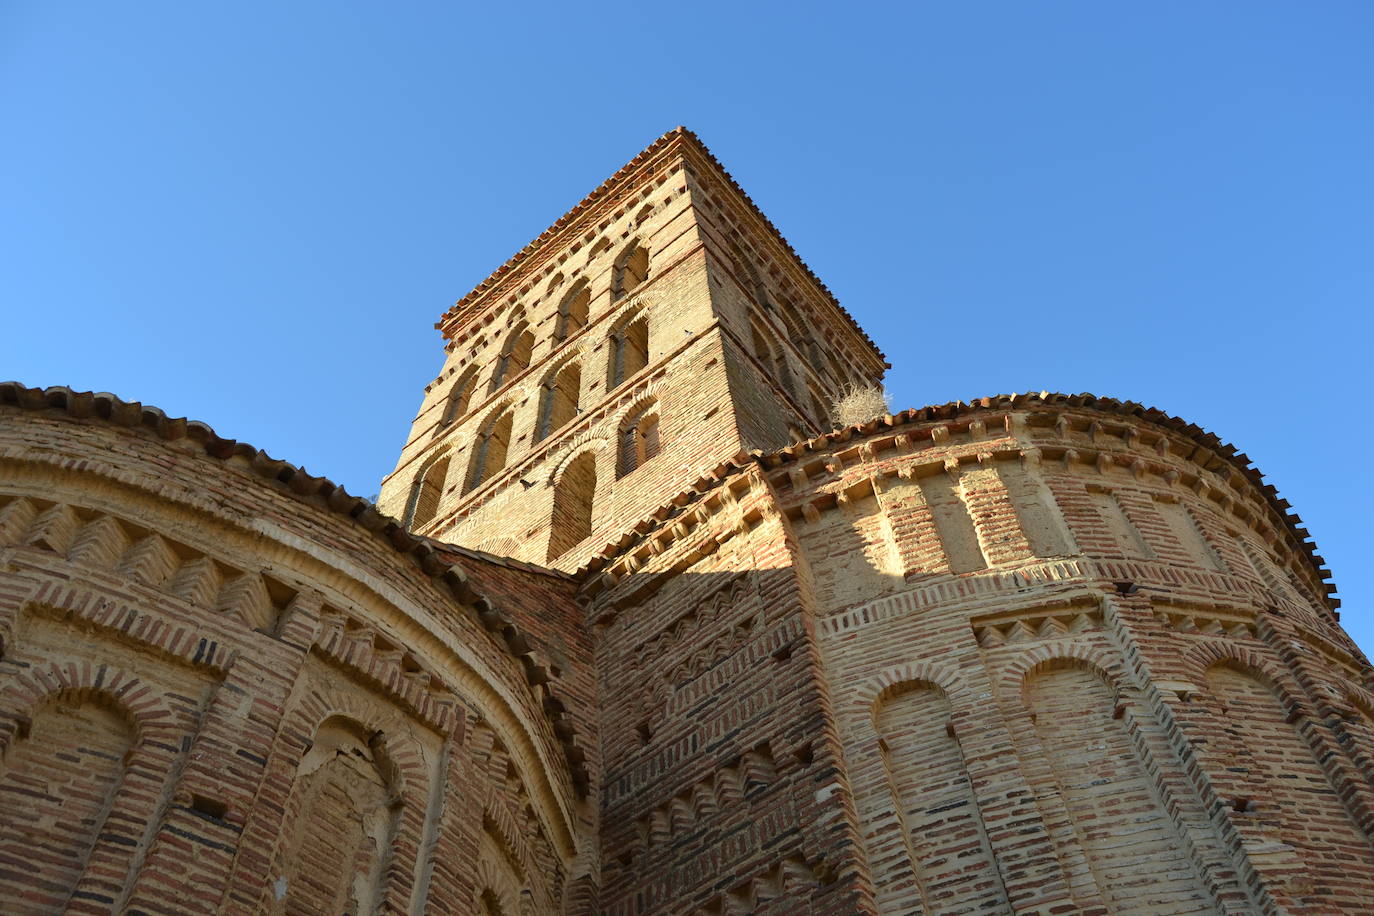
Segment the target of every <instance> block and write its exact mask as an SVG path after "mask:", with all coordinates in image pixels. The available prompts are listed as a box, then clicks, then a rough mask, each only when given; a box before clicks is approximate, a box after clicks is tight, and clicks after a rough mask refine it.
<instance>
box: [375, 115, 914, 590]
mask: <svg viewBox="0 0 1374 916" xmlns="http://www.w3.org/2000/svg"><path fill="white" fill-rule="evenodd" d="M436 327H437V328H438V329H439V330H440V331H441V333H442V334H443V337H444V340H445V347H444V350H445V359H444V365H443V369H442V371H440V373H439V375H438V377H436V378H435V379H434V380H433V381H432V382H430V384H429V385H427V386H426V388H425V394H424V399H423V401H422V403H421V406H420V411H419V413H418V415H417V416H416V418H415V421H414V423H413V424H412V426H411V430H410V437H409V440H408V441H407V442H406V445H405V448H404V449H403V450H402V452H401V457H400V460H399V461H398V462H397V465H396V469H395V470H394V471H393V472H392V473H391V474H389V475H388V476H387V477H386V479H385V480H384V481H383V482H382V490H381V497H380V507H381V508H382V510H383V511H385V512H387V513H389V514H391V515H394V516H396V517H397V518H401V519H403V520H404V521H405V523H406V525H407V526H408V527H409V528H410V529H411V530H412V531H415V532H416V533H419V534H425V535H429V536H432V537H436V538H439V539H442V540H446V541H450V542H453V543H457V544H461V545H463V546H467V547H472V548H476V549H480V550H485V551H489V552H492V553H497V554H502V555H505V556H510V557H514V558H516V559H520V560H524V561H528V562H533V563H539V564H546V565H550V566H554V567H557V568H560V569H565V570H574V569H577V568H578V567H580V566H582V565H584V564H585V563H586V562H587V560H588V559H589V558H590V557H592V556H593V555H595V554H596V553H598V552H599V551H601V549H602V548H604V547H605V546H606V545H607V544H609V543H612V542H614V541H616V540H618V539H619V538H621V537H622V536H623V535H624V534H626V533H627V532H628V531H629V530H631V529H632V528H633V527H634V526H635V525H636V524H638V523H639V522H640V521H641V520H643V519H644V518H645V516H647V515H648V514H649V513H651V512H653V511H654V510H655V509H657V508H658V507H660V506H662V505H663V504H664V503H666V502H668V501H669V500H671V499H672V498H673V497H674V496H676V495H677V494H678V493H680V492H681V491H682V490H683V489H685V488H686V487H688V486H689V485H690V484H691V483H692V482H693V481H694V480H696V479H697V478H698V477H699V476H700V475H701V474H702V473H703V472H704V471H706V470H708V469H710V468H713V467H715V466H717V465H719V464H720V463H721V462H722V461H725V460H728V459H730V458H732V457H733V456H735V455H737V454H739V453H740V452H741V451H747V450H750V449H756V448H763V449H768V448H776V447H781V446H784V445H786V444H788V443H789V442H793V441H798V440H801V439H807V438H811V437H812V436H814V435H816V434H818V433H820V432H823V431H826V430H829V429H830V428H831V423H830V418H829V405H831V404H832V403H833V402H834V401H835V399H836V397H837V396H838V395H839V394H840V393H842V392H843V391H844V390H845V389H846V388H847V387H849V386H852V385H858V384H864V385H867V384H874V383H877V382H879V381H880V380H881V378H882V375H883V372H884V370H885V369H886V368H887V364H886V363H885V361H884V359H883V356H882V354H881V353H879V352H878V350H877V348H876V347H875V346H874V344H873V342H872V341H871V340H869V339H868V337H867V336H866V335H865V334H864V333H863V331H862V330H861V329H860V328H859V327H858V325H857V324H855V322H854V321H853V319H852V318H851V317H850V316H849V315H848V314H847V313H846V312H845V311H844V310H843V309H842V308H841V307H840V305H839V303H838V302H837V301H836V300H835V298H834V297H833V296H832V295H831V294H830V292H829V291H828V290H827V289H826V288H825V286H824V285H823V284H822V283H821V282H820V280H819V279H817V278H816V276H815V275H814V274H812V273H811V271H810V270H809V269H808V268H807V267H806V265H805V264H803V263H802V262H801V260H800V259H799V258H798V257H797V255H796V253H795V252H793V250H792V249H791V247H790V246H789V245H788V244H787V242H786V241H785V240H784V239H783V238H782V236H781V235H780V234H779V233H778V231H777V229H776V228H775V227H774V226H773V225H772V223H770V222H769V221H768V219H767V218H766V217H765V216H764V215H763V214H762V213H761V212H760V211H759V210H758V208H757V207H755V206H754V204H753V202H752V201H751V200H750V199H749V197H748V196H747V195H746V194H745V193H744V192H743V190H741V189H740V187H739V185H737V184H736V183H735V181H734V180H733V179H732V178H731V177H730V175H729V174H728V173H727V172H726V171H725V170H724V169H723V168H722V167H721V165H720V163H719V162H718V161H717V160H716V159H715V157H714V156H712V155H711V153H710V151H709V150H707V148H706V147H705V146H704V145H703V144H702V143H701V141H700V140H699V139H697V137H696V135H694V134H693V133H692V132H691V131H689V130H687V129H685V128H681V127H679V128H677V129H676V130H673V131H671V132H669V133H667V134H665V135H664V136H663V137H660V138H659V139H658V140H657V141H655V142H654V143H653V144H652V145H651V146H649V147H648V148H647V149H646V150H644V151H643V152H642V153H640V154H639V155H638V156H636V157H635V158H634V159H633V160H631V161H630V163H629V164H627V165H626V166H624V167H623V168H622V169H620V170H619V171H618V172H616V173H615V174H614V175H613V176H611V178H610V179H608V180H607V181H606V182H605V183H604V184H602V185H601V186H600V187H599V188H597V189H596V190H595V191H593V192H592V193H591V194H590V195H588V196H587V197H586V198H585V199H584V200H583V201H582V202H581V203H579V204H578V205H577V206H575V207H574V208H573V209H572V210H571V211H569V212H568V213H567V214H565V215H564V216H563V217H562V218H561V219H559V220H558V221H557V222H556V223H554V224H553V226H551V227H550V228H548V229H547V230H545V231H544V232H543V233H542V234H541V235H540V236H539V237H538V238H536V239H535V240H534V241H533V242H531V243H530V244H529V245H527V246H526V247H525V248H524V249H523V250H521V251H520V252H519V253H517V254H516V255H515V256H514V257H513V258H511V259H510V260H509V261H507V262H506V263H505V264H504V265H502V266H501V267H500V268H499V269H498V270H497V271H496V272H495V273H494V274H492V275H491V276H490V277H489V278H487V279H486V280H485V281H484V282H483V283H481V284H480V285H479V286H478V287H477V288H476V289H475V290H473V291H472V292H471V293H469V294H468V295H466V296H464V297H463V298H462V299H460V300H459V301H458V302H457V303H456V304H455V305H454V306H453V307H452V308H451V309H449V310H448V311H447V312H446V313H444V315H443V316H442V318H441V319H440V321H439V322H438V324H437V325H436Z"/></svg>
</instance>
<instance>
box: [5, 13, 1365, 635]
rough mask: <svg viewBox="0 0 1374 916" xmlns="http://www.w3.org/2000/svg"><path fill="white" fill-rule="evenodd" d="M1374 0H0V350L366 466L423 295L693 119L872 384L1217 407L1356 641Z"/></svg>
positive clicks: (401, 405) (467, 272)
mask: <svg viewBox="0 0 1374 916" xmlns="http://www.w3.org/2000/svg"><path fill="white" fill-rule="evenodd" d="M1371 48H1374V4H1370V3H1368V2H1355V3H1336V2H1318V3H1311V2H1305V3H1277V2H1258V3H1256V2H1245V3H1224V2H1209V3H1172V2H1153V3H1138V4H1122V3H1102V2H1084V3H1065V2H1037V3H1024V2H1006V3H987V2H982V3H945V4H938V5H937V4H927V3H902V4H891V5H881V4H862V3H850V4H838V3H825V4H807V3H797V2H793V3H740V2H735V3H728V4H714V3H707V2H698V3H692V4H627V5H623V6H609V5H607V6H598V5H596V4H592V3H559V4H548V5H540V4H537V3H521V4H497V3H487V4H481V5H480V8H479V6H478V5H477V4H460V3H433V4H431V3H422V2H405V3H388V4H377V3H340V2H330V3H307V2H291V3H251V2H245V0H240V2H235V3H220V4H205V3H185V2H175V3H170V2H169V3H155V2H137V3H108V2H104V3H94V2H93V3H78V2H73V3H56V2H52V0H39V2H33V3H27V4H25V3H14V2H8V0H0V131H3V133H2V134H0V136H3V138H4V139H3V142H0V316H3V318H4V321H3V325H0V378H15V379H18V380H20V381H23V382H25V383H27V384H31V385H53V384H66V385H71V386H73V387H74V388H78V389H95V390H105V391H113V392H115V393H116V394H119V395H120V396H122V397H125V398H129V399H138V400H142V401H144V402H145V403H149V404H155V405H157V406H159V407H162V408H164V409H166V410H167V411H168V412H170V413H172V414H174V415H187V416H190V417H193V418H196V419H201V420H205V421H207V422H209V423H210V424H212V425H213V426H214V427H215V428H216V429H217V430H219V431H220V432H221V434H223V435H227V436H231V437H235V438H240V439H243V440H246V441H248V442H251V443H253V444H254V445H257V446H259V447H262V448H265V449H266V450H268V451H269V452H271V453H272V454H273V455H275V456H277V457H280V458H285V459H288V460H290V461H293V462H296V463H298V464H303V465H305V466H306V467H307V468H309V470H310V471H311V472H313V473H318V474H325V475H327V476H329V477H332V478H333V479H335V480H337V481H340V482H342V483H344V484H345V485H346V486H347V487H348V488H349V490H351V491H352V492H355V493H357V494H359V495H363V496H368V495H371V494H374V493H376V491H377V489H378V481H379V480H380V478H381V477H382V475H383V474H385V473H387V472H388V471H390V470H391V467H392V464H393V462H394V461H395V458H396V455H397V454H398V452H399V449H400V446H401V444H402V442H403V441H404V439H405V436H406V430H407V428H408V426H409V423H410V420H411V419H412V417H413V416H414V413H415V410H416V408H417V407H418V406H419V400H420V395H421V389H422V386H423V385H424V384H425V383H426V382H428V381H429V380H430V379H432V378H433V377H434V375H435V373H436V372H437V370H438V367H439V365H440V362H441V355H442V354H441V350H440V340H439V337H438V334H437V332H436V331H434V330H433V323H434V321H435V320H436V319H437V318H438V316H439V314H440V313H441V312H442V311H443V310H444V309H445V308H446V307H447V306H448V305H449V304H451V303H452V302H453V300H455V299H457V298H458V297H459V296H461V295H463V294H464V293H466V292H467V291H468V290H469V289H470V288H472V287H473V286H474V285H476V284H477V283H478V282H479V281H481V280H482V279H483V278H485V277H486V276H487V275H488V274H489V273H490V272H491V271H492V270H493V269H494V268H495V267H497V266H498V265H499V264H500V263H501V262H503V261H504V260H505V259H506V258H507V257H508V256H510V255H511V254H513V253H514V252H515V251H516V250H518V249H519V248H521V247H522V246H523V245H524V244H525V243H526V242H528V241H529V240H530V239H531V238H533V237H534V236H535V235H537V234H538V233H539V232H541V231H542V230H543V229H544V228H545V227H546V226H548V224H549V223H551V222H552V221H553V220H554V219H556V218H557V217H558V216H559V215H561V214H562V213H563V212H564V211H565V210H567V209H568V208H569V207H570V206H571V205H573V204H574V203H576V202H577V201H578V200H580V199H581V198H582V196H583V195H584V194H586V193H587V192H588V191H589V190H591V189H592V188H593V187H594V186H595V185H597V184H599V183H600V182H601V181H602V180H603V179H604V178H606V177H607V176H608V175H610V174H611V172H613V171H614V170H615V169H617V168H618V167H619V166H620V165H622V164H623V163H624V162H625V161H627V160H628V159H629V158H631V157H632V156H633V155H634V154H635V153H636V152H638V150H639V149H640V148H642V147H644V146H646V145H647V144H648V143H649V142H651V141H652V140H653V139H654V138H655V137H657V136H658V135H659V134H661V133H663V132H664V131H666V130H668V129H670V128H672V127H673V126H674V125H677V124H686V125H687V126H689V127H691V128H693V129H694V130H695V131H697V133H699V134H700V135H701V137H702V139H703V140H705V142H706V143H707V144H708V145H709V146H711V148H712V149H713V150H714V152H715V153H716V155H717V156H718V157H719V158H720V159H721V160H722V162H724V163H725V165H726V167H727V168H729V169H730V170H731V171H732V172H733V174H734V175H735V177H736V178H737V179H738V180H739V181H740V183H741V184H742V185H743V186H744V187H745V188H746V189H747V190H748V191H749V193H750V194H751V195H752V196H753V198H754V199H755V201H756V202H757V203H758V204H759V205H760V206H761V207H762V208H763V210H764V211H765V212H767V213H768V214H769V215H770V216H771V217H772V219H773V221H774V222H775V223H776V224H777V225H778V226H779V228H780V229H781V230H782V231H783V233H784V234H785V235H786V236H787V237H788V238H789V240H790V241H791V242H792V243H793V245H794V246H795V247H796V249H797V251H798V252H799V253H800V254H801V255H802V257H803V258H805V259H806V260H807V262H808V263H809V264H810V265H811V267H812V268H813V269H814V270H815V271H816V272H817V273H818V274H819V275H820V276H821V277H822V278H823V279H824V280H825V281H826V282H827V283H828V284H829V286H830V287H831V289H832V290H833V291H834V292H835V293H836V295H838V296H839V298H840V300H841V301H842V302H843V303H844V304H845V305H846V306H847V307H848V308H849V310H850V311H851V312H852V313H853V314H854V315H855V316H856V317H857V318H858V320H859V321H860V323H862V324H863V325H864V326H865V327H866V328H867V329H868V330H869V332H870V333H871V334H872V336H873V337H874V339H875V340H877V342H878V344H879V345H880V346H881V347H882V348H883V350H884V351H885V352H886V353H887V355H888V358H889V359H890V360H891V362H892V363H893V369H892V372H891V373H890V375H889V387H890V390H891V393H892V397H893V402H894V406H895V407H906V406H920V405H923V404H930V403H941V402H944V401H948V400H955V399H965V400H968V399H972V398H975V397H980V396H983V395H989V394H997V393H1002V392H1009V391H1028V390H1039V389H1046V388H1047V389H1051V390H1060V391H1074V392H1076V391H1091V392H1093V393H1095V394H1099V395H1110V396H1114V397H1119V398H1129V399H1134V400H1139V401H1142V402H1145V403H1147V404H1151V405H1155V406H1158V407H1161V408H1163V409H1165V410H1168V411H1170V412H1172V413H1175V414H1178V415H1180V416H1183V417H1185V418H1187V419H1189V420H1191V421H1193V422H1196V423H1198V424H1199V425H1201V426H1203V427H1205V428H1207V429H1209V430H1212V431H1214V432H1216V433H1217V434H1218V435H1220V436H1221V437H1222V438H1224V439H1227V440H1228V441H1232V442H1235V443H1236V444H1237V445H1238V446H1239V447H1240V448H1241V449H1242V450H1244V451H1245V452H1247V453H1248V454H1249V455H1250V456H1251V458H1252V459H1253V460H1254V461H1255V462H1256V464H1257V465H1258V466H1259V467H1260V468H1261V469H1262V470H1263V471H1264V472H1265V473H1266V475H1267V476H1268V479H1269V480H1270V482H1272V483H1273V484H1275V485H1276V486H1277V487H1278V488H1279V490H1280V492H1281V493H1282V494H1283V495H1284V496H1285V497H1287V498H1288V499H1289V500H1291V501H1292V502H1293V504H1294V505H1295V506H1296V507H1297V509H1298V511H1299V512H1300V513H1301V514H1302V516H1303V517H1304V519H1305V521H1306V522H1307V525H1308V527H1309V528H1310V530H1311V532H1312V534H1313V535H1314V536H1315V537H1316V538H1317V540H1318V543H1319V545H1320V550H1321V553H1322V554H1323V555H1324V556H1325V557H1326V558H1327V560H1328V561H1329V562H1330V564H1331V566H1332V568H1333V569H1334V571H1335V574H1336V582H1337V584H1338V585H1339V586H1340V590H1341V595H1342V597H1343V599H1344V602H1345V607H1344V615H1345V623H1346V625H1347V627H1348V628H1349V629H1350V631H1351V632H1352V633H1353V634H1354V635H1355V636H1356V638H1357V639H1359V640H1360V641H1361V642H1362V643H1363V645H1364V646H1365V648H1366V649H1367V650H1374V615H1371V614H1370V603H1371V600H1372V599H1374V584H1371V582H1370V580H1367V579H1365V578H1364V572H1363V570H1364V564H1365V563H1366V562H1370V560H1371V557H1372V556H1374V530H1372V529H1374V513H1371V509H1374V498H1371V486H1370V483H1369V478H1370V475H1371V469H1372V468H1374V436H1371V433H1370V426H1371V417H1370V415H1369V407H1370V395H1371V384H1370V383H1371V380H1372V379H1371V373H1370V368H1369V366H1370V361H1371V359H1372V358H1374V356H1372V355H1371V353H1370V344H1371V340H1370V336H1371V334H1370V332H1371V330H1372V329H1374V327H1372V325H1374V322H1372V321H1371V318H1370V309H1371V293H1374V257H1372V256H1371V255H1374V251H1372V250H1371V248H1372V242H1374V177H1371V169H1372V168H1374V53H1372V52H1371Z"/></svg>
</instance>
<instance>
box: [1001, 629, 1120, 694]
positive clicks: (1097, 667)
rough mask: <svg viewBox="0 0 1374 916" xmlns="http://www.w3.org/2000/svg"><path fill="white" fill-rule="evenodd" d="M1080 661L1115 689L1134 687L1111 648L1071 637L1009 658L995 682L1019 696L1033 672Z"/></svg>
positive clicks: (1069, 665)
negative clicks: (1085, 642)
mask: <svg viewBox="0 0 1374 916" xmlns="http://www.w3.org/2000/svg"><path fill="white" fill-rule="evenodd" d="M1074 665H1080V666H1082V667H1085V668H1088V669H1089V670H1091V671H1093V672H1094V673H1095V674H1097V676H1098V677H1101V678H1102V679H1103V681H1104V682H1105V683H1107V684H1109V685H1111V686H1112V687H1113V688H1114V689H1117V690H1118V692H1119V691H1120V689H1121V688H1123V687H1125V688H1128V689H1132V690H1134V689H1137V685H1136V684H1135V683H1134V682H1133V681H1132V680H1131V678H1130V677H1129V676H1128V674H1127V672H1126V668H1125V666H1124V665H1123V664H1122V663H1121V662H1120V660H1118V659H1116V658H1115V657H1113V656H1112V655H1111V654H1110V652H1109V651H1108V650H1107V649H1105V648H1101V647H1098V646H1093V645H1088V644H1084V643H1081V642H1078V641H1076V640H1073V639H1056V640H1051V641H1049V642H1046V643H1043V644H1041V645H1039V646H1036V647H1035V648H1033V649H1030V650H1029V651H1027V652H1025V653H1023V654H1021V655H1018V656H1016V657H1015V658H1012V659H1010V660H1008V662H1007V665H1006V667H1005V668H1003V669H1002V675H1001V677H1000V678H999V679H998V680H997V682H996V684H995V685H994V686H995V687H996V688H997V690H998V693H999V694H1000V695H1001V696H1003V697H1005V698H1008V699H1010V698H1019V699H1021V700H1023V701H1024V699H1025V697H1024V694H1023V693H1022V690H1023V687H1024V685H1025V682H1026V680H1027V679H1028V678H1029V677H1030V675H1031V674H1032V673H1036V672H1039V671H1046V670H1050V669H1052V668H1054V667H1060V666H1066V667H1071V666H1074Z"/></svg>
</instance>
